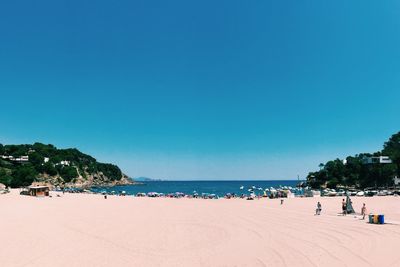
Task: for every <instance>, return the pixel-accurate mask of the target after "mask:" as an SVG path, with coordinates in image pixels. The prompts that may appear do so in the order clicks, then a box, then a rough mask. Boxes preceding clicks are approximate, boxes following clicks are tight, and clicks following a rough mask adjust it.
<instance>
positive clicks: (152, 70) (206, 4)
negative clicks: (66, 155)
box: [0, 0, 400, 179]
mask: <svg viewBox="0 0 400 267" xmlns="http://www.w3.org/2000/svg"><path fill="white" fill-rule="evenodd" d="M399 18H400V3H399V2H398V1H383V2H382V1H380V2H377V1H344V0H343V1H334V2H329V1H298V0H296V1H295V0H286V1H265V0H264V1H250V2H248V1H208V0H205V1H204V0H203V1H174V0H173V1H155V0H153V1H118V3H114V2H111V1H101V0H100V1H75V0H73V1H57V0H52V1H40V3H39V2H38V1H8V3H4V2H2V3H0V25H1V26H0V93H1V94H0V101H1V102H0V103H1V105H0V106H1V110H2V114H1V118H2V119H1V126H0V142H1V143H6V144H7V143H32V142H35V141H40V142H43V143H52V144H54V145H56V146H58V147H62V148H64V147H77V148H79V149H80V150H82V151H83V152H86V153H88V154H91V155H93V156H95V157H96V158H97V159H98V160H101V161H106V162H113V163H115V164H118V165H119V166H120V167H121V168H122V169H123V171H124V172H126V173H127V174H128V175H131V176H134V177H135V176H147V177H154V178H165V179H293V178H296V177H297V175H298V174H299V175H300V176H301V177H304V176H305V175H306V174H307V173H308V171H312V170H315V169H318V167H317V166H318V164H319V163H320V162H324V161H326V160H329V159H333V158H336V157H340V158H342V157H345V156H346V155H349V154H355V153H358V152H372V151H377V150H379V149H381V147H382V144H383V142H384V141H385V140H386V139H387V138H388V137H389V136H390V135H391V134H393V133H395V132H398V131H399V130H400V120H399V116H398V115H399V114H400V113H399V112H400V111H399V108H400V105H399V99H400V49H399V47H400V19H399Z"/></svg>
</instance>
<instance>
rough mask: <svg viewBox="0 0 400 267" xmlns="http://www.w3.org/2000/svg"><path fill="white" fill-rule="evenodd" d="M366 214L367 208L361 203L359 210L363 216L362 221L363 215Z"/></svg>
mask: <svg viewBox="0 0 400 267" xmlns="http://www.w3.org/2000/svg"><path fill="white" fill-rule="evenodd" d="M366 214H367V207H366V206H365V203H363V206H362V208H361V215H362V216H363V218H362V219H363V220H365V215H366Z"/></svg>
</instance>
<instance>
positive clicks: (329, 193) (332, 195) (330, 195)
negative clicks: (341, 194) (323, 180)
mask: <svg viewBox="0 0 400 267" xmlns="http://www.w3.org/2000/svg"><path fill="white" fill-rule="evenodd" d="M336 196H337V192H336V191H330V192H328V197H336Z"/></svg>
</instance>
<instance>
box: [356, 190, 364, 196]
mask: <svg viewBox="0 0 400 267" xmlns="http://www.w3.org/2000/svg"><path fill="white" fill-rule="evenodd" d="M364 195H365V193H364V191H360V192H358V193H357V194H356V196H358V197H363V196H364Z"/></svg>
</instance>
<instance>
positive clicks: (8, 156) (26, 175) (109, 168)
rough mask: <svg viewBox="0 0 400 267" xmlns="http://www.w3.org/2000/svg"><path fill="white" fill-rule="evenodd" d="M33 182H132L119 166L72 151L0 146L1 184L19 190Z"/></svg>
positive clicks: (79, 184)
mask: <svg viewBox="0 0 400 267" xmlns="http://www.w3.org/2000/svg"><path fill="white" fill-rule="evenodd" d="M32 182H46V183H51V184H52V185H57V186H79V187H90V186H94V185H97V186H99V185H100V186H101V185H120V184H130V183H132V181H131V180H130V179H129V178H128V177H127V176H126V175H124V174H123V173H122V171H121V170H120V168H119V167H118V166H116V165H113V164H108V163H100V162H97V160H96V159H95V158H93V157H91V156H89V155H86V154H84V153H82V152H80V151H79V150H77V149H75V148H71V149H57V148H56V147H55V146H53V145H45V144H41V143H35V144H33V145H2V144H0V183H3V184H5V185H7V186H11V187H21V186H29V185H31V184H32Z"/></svg>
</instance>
